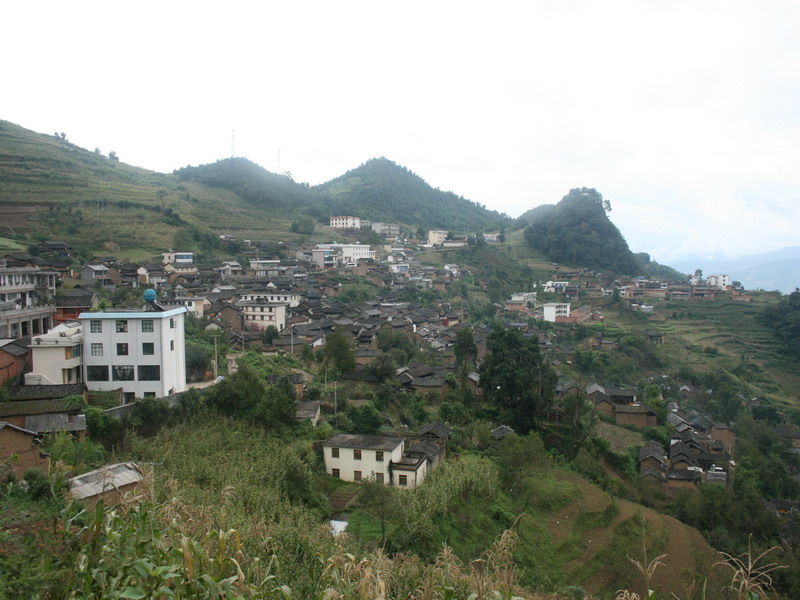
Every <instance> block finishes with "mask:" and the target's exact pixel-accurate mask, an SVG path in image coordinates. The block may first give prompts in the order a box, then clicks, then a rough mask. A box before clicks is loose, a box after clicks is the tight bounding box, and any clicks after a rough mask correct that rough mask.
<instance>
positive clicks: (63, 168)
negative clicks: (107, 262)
mask: <svg viewBox="0 0 800 600" xmlns="http://www.w3.org/2000/svg"><path fill="white" fill-rule="evenodd" d="M274 177H278V176H274ZM0 182H2V183H0V224H1V225H2V229H0V235H4V236H7V237H12V238H15V237H16V238H22V239H23V240H25V239H27V240H36V239H44V238H50V237H53V236H57V237H58V238H59V239H62V240H64V241H67V242H70V243H71V244H73V245H74V246H75V247H76V248H78V249H79V250H81V251H83V253H84V254H91V253H93V252H94V253H101V252H107V251H109V250H110V251H113V252H115V253H116V254H117V255H118V256H120V257H128V258H132V259H137V260H141V259H144V258H147V257H149V256H151V255H152V254H153V253H155V252H160V251H163V249H164V248H168V247H171V246H172V245H173V244H174V241H175V238H176V235H177V234H178V233H179V232H184V233H187V232H188V233H189V234H190V236H192V237H194V242H193V243H195V244H200V243H202V242H204V241H208V240H210V239H213V238H215V237H217V235H218V234H219V233H228V234H233V235H235V236H237V237H239V238H255V239H264V240H272V239H285V240H292V239H295V238H298V239H299V237H300V236H294V235H292V234H291V233H289V231H288V230H289V225H290V216H291V215H278V216H276V215H275V211H274V209H273V208H272V207H271V206H263V205H258V204H255V203H253V202H250V201H247V200H244V199H242V197H240V196H239V195H238V194H237V193H236V191H232V190H227V189H224V188H222V187H218V186H217V187H211V186H209V185H206V184H204V183H202V182H198V181H189V180H186V181H181V179H180V178H179V177H177V176H175V175H167V174H163V173H156V172H154V171H148V170H145V169H140V168H137V167H133V166H130V165H126V164H125V163H123V162H119V161H115V160H111V159H109V158H107V157H105V156H103V155H101V154H96V153H94V152H90V151H88V150H85V149H83V148H80V147H78V146H75V145H73V144H71V143H69V142H68V141H67V140H63V139H61V138H60V137H56V136H53V135H43V134H39V133H35V132H33V131H29V130H27V129H24V128H22V127H19V126H17V125H14V124H13V123H9V122H8V121H0ZM182 239H183V240H186V237H185V235H183V237H182Z"/></svg>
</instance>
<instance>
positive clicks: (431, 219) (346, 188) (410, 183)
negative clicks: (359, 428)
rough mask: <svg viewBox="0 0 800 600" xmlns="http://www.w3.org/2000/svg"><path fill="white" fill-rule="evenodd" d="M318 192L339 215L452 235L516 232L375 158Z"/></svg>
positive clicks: (501, 217) (510, 222)
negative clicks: (325, 196)
mask: <svg viewBox="0 0 800 600" xmlns="http://www.w3.org/2000/svg"><path fill="white" fill-rule="evenodd" d="M316 189H319V190H324V191H325V192H327V193H329V194H330V196H331V198H332V206H334V207H336V210H337V212H339V213H341V214H354V215H359V216H362V217H366V218H372V219H376V220H382V221H390V222H391V221H399V222H402V223H408V224H414V225H418V226H422V227H423V228H426V229H427V228H440V229H448V230H450V231H453V232H465V233H469V232H474V231H498V230H499V229H501V228H505V229H509V228H511V227H513V226H514V223H515V220H514V219H512V218H511V217H509V216H508V215H505V214H502V213H498V212H496V211H490V210H487V209H486V208H485V207H483V206H481V205H480V204H478V203H476V202H472V201H470V200H467V199H465V198H462V197H461V196H457V195H456V194H453V193H452V192H443V191H441V190H438V189H435V188H433V187H431V186H430V185H428V184H427V183H426V182H425V181H424V180H423V179H422V178H421V177H419V176H417V175H415V174H414V173H412V172H411V171H409V170H408V169H406V168H405V167H402V166H400V165H398V164H396V163H394V162H392V161H391V160H388V159H386V158H375V159H371V160H369V161H367V162H366V163H364V164H363V165H361V166H360V167H357V168H355V169H353V170H351V171H348V172H347V173H345V174H344V175H342V176H340V177H337V178H336V179H333V180H331V181H329V182H327V183H324V184H322V185H320V186H318V187H317V188H316Z"/></svg>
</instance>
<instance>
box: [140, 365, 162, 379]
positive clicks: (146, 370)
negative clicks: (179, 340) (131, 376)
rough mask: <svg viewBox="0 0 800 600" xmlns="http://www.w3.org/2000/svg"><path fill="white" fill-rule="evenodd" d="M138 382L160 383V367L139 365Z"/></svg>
mask: <svg viewBox="0 0 800 600" xmlns="http://www.w3.org/2000/svg"><path fill="white" fill-rule="evenodd" d="M138 370H139V381H160V380H161V367H160V366H159V365H140V366H139V369H138Z"/></svg>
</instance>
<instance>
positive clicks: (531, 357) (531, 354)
mask: <svg viewBox="0 0 800 600" xmlns="http://www.w3.org/2000/svg"><path fill="white" fill-rule="evenodd" d="M486 347H487V353H486V358H485V359H484V361H483V364H482V365H481V368H480V376H481V388H482V389H483V392H484V395H485V397H486V399H487V401H488V402H489V403H490V404H493V405H495V406H496V407H497V408H498V409H500V411H501V414H502V416H503V417H504V418H505V419H507V420H508V424H509V425H511V426H512V427H514V429H516V430H517V431H519V432H520V433H523V434H524V433H527V432H528V431H530V430H531V429H539V428H540V427H541V423H542V420H543V419H544V417H545V415H546V413H547V411H548V409H549V408H550V407H551V406H552V404H553V392H554V390H555V384H556V379H557V378H556V374H555V371H553V368H552V366H550V363H549V362H547V361H546V360H545V359H544V358H543V357H542V354H541V352H540V351H539V344H538V341H537V339H536V338H525V337H523V335H522V332H521V331H520V330H519V329H503V328H500V327H498V328H496V329H495V330H494V331H493V332H492V333H491V335H489V338H488V339H487V343H486Z"/></svg>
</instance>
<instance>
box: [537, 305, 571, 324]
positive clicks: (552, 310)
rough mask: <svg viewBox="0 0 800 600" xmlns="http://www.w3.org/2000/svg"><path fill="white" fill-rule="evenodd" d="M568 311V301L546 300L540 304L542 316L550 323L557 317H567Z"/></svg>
mask: <svg viewBox="0 0 800 600" xmlns="http://www.w3.org/2000/svg"><path fill="white" fill-rule="evenodd" d="M569 313H570V304H569V302H548V303H547V304H543V305H542V314H543V317H542V318H543V319H544V320H545V321H548V322H550V323H555V322H556V319H557V318H558V317H568V316H569Z"/></svg>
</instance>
